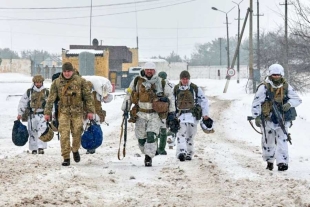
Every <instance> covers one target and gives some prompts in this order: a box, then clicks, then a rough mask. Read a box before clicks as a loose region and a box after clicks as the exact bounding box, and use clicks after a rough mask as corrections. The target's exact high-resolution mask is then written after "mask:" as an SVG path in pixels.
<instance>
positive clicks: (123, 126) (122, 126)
mask: <svg viewBox="0 0 310 207" xmlns="http://www.w3.org/2000/svg"><path fill="white" fill-rule="evenodd" d="M127 119H128V101H126V107H125V111H124V115H123V121H122V125H121V135H120V137H119V139H120V140H119V146H118V152H117V158H118V160H122V159H124V157H125V156H126V142H127ZM123 134H124V144H123V158H122V159H121V158H120V151H121V143H122V137H123Z"/></svg>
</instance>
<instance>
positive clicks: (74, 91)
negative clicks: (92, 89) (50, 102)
mask: <svg viewBox="0 0 310 207" xmlns="http://www.w3.org/2000/svg"><path fill="white" fill-rule="evenodd" d="M55 81H56V87H57V92H58V97H59V102H58V105H59V110H60V111H61V112H62V113H67V112H76V113H83V111H82V110H83V99H82V88H81V87H82V79H81V78H76V77H74V76H73V77H72V79H70V80H65V79H63V78H57V79H56V80H55ZM69 108H70V110H69V111H67V109H69Z"/></svg>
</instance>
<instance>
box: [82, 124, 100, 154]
mask: <svg viewBox="0 0 310 207" xmlns="http://www.w3.org/2000/svg"><path fill="white" fill-rule="evenodd" d="M102 141H103V133H102V130H101V127H100V125H98V124H96V122H95V121H93V120H91V121H90V123H89V124H88V127H86V130H85V131H84V133H83V135H82V138H81V144H82V147H83V148H84V149H86V150H92V149H96V148H98V147H99V146H100V145H101V144H102Z"/></svg>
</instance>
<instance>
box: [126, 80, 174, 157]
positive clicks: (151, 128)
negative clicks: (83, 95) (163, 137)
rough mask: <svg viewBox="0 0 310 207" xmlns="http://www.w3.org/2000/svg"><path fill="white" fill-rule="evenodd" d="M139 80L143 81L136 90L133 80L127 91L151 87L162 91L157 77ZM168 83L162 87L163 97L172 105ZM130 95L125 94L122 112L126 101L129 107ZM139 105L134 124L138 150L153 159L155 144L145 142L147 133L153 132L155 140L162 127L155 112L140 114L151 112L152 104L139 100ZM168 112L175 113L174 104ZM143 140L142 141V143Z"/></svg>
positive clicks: (172, 98)
mask: <svg viewBox="0 0 310 207" xmlns="http://www.w3.org/2000/svg"><path fill="white" fill-rule="evenodd" d="M139 78H142V79H144V80H143V81H144V82H142V83H139V81H138V84H137V85H136V88H135V89H134V79H133V80H132V82H131V83H130V85H129V87H128V89H127V91H135V90H136V91H138V90H143V91H147V90H151V89H150V88H151V87H152V86H155V88H156V89H159V90H162V81H161V80H162V79H161V78H160V77H158V76H157V75H153V77H152V78H151V79H150V80H148V79H147V78H145V76H141V75H140V76H139ZM167 84H168V83H167V82H166V83H165V86H164V90H163V92H164V95H165V96H167V97H168V99H169V101H170V103H174V97H173V94H172V90H171V87H170V86H168V85H167ZM130 96H131V93H127V95H126V96H125V98H124V101H123V104H122V111H125V108H126V101H127V102H128V108H129V109H130V107H131V104H132V103H131V100H130ZM138 105H139V110H140V111H139V112H138V113H137V116H138V118H137V121H136V123H135V135H136V138H137V139H138V143H139V148H140V150H141V152H142V153H143V154H146V155H148V156H149V157H151V158H153V157H154V156H155V153H156V150H157V144H156V142H155V141H154V142H148V141H147V133H148V132H153V133H155V137H154V140H156V136H157V135H158V133H159V129H160V127H161V125H162V123H161V119H160V118H159V115H158V113H156V112H151V113H150V112H142V110H146V111H152V109H153V108H152V103H151V102H150V101H148V102H144V101H141V100H140V97H139V101H138ZM141 109H142V110H141ZM168 112H175V106H174V104H170V105H169V110H168ZM143 140H144V141H143Z"/></svg>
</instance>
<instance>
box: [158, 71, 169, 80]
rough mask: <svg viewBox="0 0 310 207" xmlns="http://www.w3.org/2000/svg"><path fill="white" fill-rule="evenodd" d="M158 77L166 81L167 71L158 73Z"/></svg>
mask: <svg viewBox="0 0 310 207" xmlns="http://www.w3.org/2000/svg"><path fill="white" fill-rule="evenodd" d="M158 76H159V77H161V78H162V79H166V78H167V73H166V72H165V71H160V72H159V73H158Z"/></svg>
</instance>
